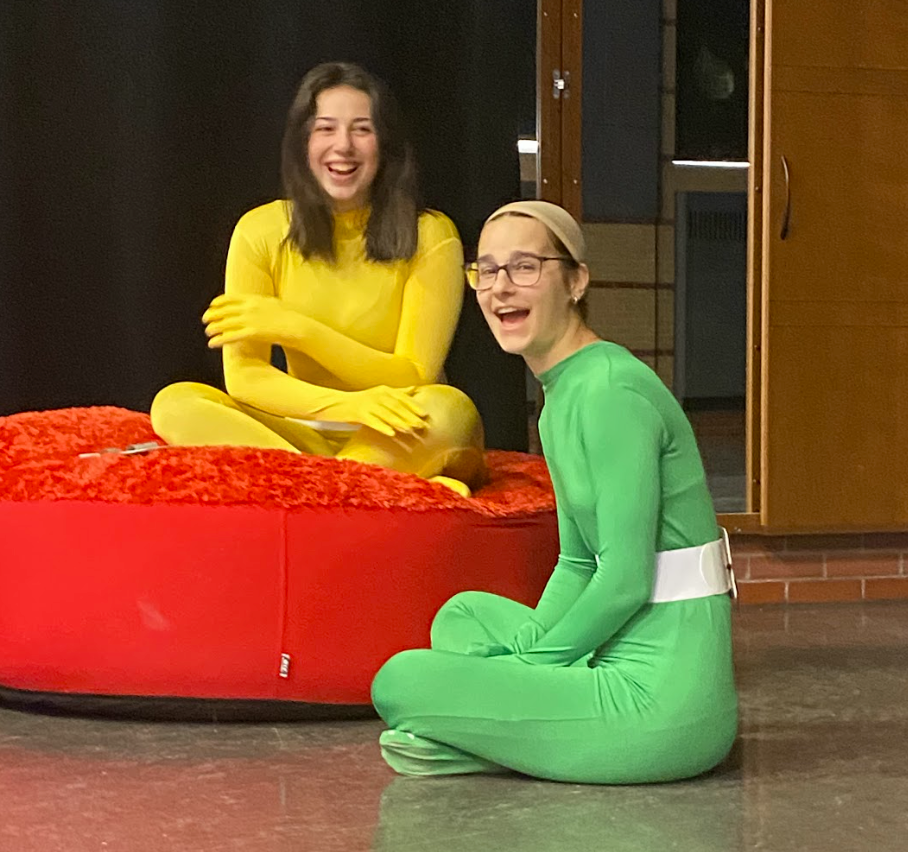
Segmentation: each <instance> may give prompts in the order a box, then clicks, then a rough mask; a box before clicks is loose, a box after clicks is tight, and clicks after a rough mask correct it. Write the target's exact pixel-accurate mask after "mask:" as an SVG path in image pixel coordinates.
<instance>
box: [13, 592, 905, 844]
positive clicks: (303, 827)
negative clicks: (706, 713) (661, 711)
mask: <svg viewBox="0 0 908 852" xmlns="http://www.w3.org/2000/svg"><path fill="white" fill-rule="evenodd" d="M736 631H737V637H736V643H737V644H736V654H737V661H738V669H739V686H740V690H741V700H742V728H741V736H740V740H739V743H738V746H737V747H736V749H735V751H734V752H733V754H732V755H731V757H730V758H729V760H728V761H727V762H726V764H725V765H723V766H722V767H720V768H719V769H718V770H717V771H716V772H714V773H713V774H711V775H709V776H707V777H704V778H701V779H698V780H695V781H690V782H685V783H681V784H671V785H663V786H651V787H612V788H606V787H598V788H597V787H583V786H575V785H568V784H551V783H543V782H539V781H532V780H529V779H525V778H521V777H516V776H513V777H510V776H509V777H485V778H479V777H460V778H448V779H435V780H431V779H429V780H422V779H407V778H397V777H395V776H394V775H393V774H392V773H391V772H390V770H388V769H387V768H386V767H385V766H384V764H383V763H382V762H381V760H380V758H379V756H378V749H377V746H376V737H377V735H378V732H379V730H380V729H381V724H380V723H379V722H377V721H371V720H367V721H356V722H346V723H308V724H281V725H272V724H262V725H247V724H243V725H240V724H234V725H231V724H186V723H161V722H158V723H147V722H123V721H110V720H107V721H103V720H94V719H80V718H66V717H51V716H41V715H32V714H28V713H23V712H19V711H14V710H10V709H3V710H0V850H2V852H57V850H66V852H82V850H86V851H87V850H92V852H146V850H148V852H151V850H154V852H169V850H181V852H203V851H204V852H215V850H218V852H221V850H248V851H249V852H259V850H261V852H265V850H268V852H272V850H274V852H291V850H292V852H334V850H338V851H339V852H359V850H381V851H382V852H420V850H440V852H467V850H470V852H485V850H489V852H510V850H520V852H556V850H557V852H575V850H577V852H579V850H584V852H585V850H597V851H598V850H609V852H661V850H678V852H734V850H742V849H755V850H756V849H759V850H768V852H787V850H799V852H803V850H818V852H819V850H822V852H840V850H841V852H858V851H859V850H874V852H888V850H904V849H906V848H908V654H906V646H908V603H894V604H885V603H880V604H848V605H830V604H826V605H822V606H800V607H798V606H791V607H787V608H786V607H777V608H773V607H766V608H742V609H739V610H738V611H737V613H736Z"/></svg>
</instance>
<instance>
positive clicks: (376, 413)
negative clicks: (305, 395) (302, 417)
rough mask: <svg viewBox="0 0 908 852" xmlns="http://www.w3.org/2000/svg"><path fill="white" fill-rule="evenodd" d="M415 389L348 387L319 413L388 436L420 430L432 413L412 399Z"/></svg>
mask: <svg viewBox="0 0 908 852" xmlns="http://www.w3.org/2000/svg"><path fill="white" fill-rule="evenodd" d="M415 390H416V388H389V387H387V386H386V385H379V386H378V387H374V388H367V389H366V390H361V391H349V392H348V393H345V394H344V395H343V398H342V399H340V400H338V401H337V402H332V403H330V404H329V405H327V406H326V407H325V408H323V409H321V410H320V411H319V412H318V416H319V417H320V418H326V419H330V420H340V421H341V422H343V423H360V424H361V425H363V426H368V427H369V428H370V429H374V430H375V431H376V432H380V433H381V434H382V435H387V436H388V437H389V438H392V437H394V435H396V434H398V433H402V432H403V433H410V434H413V433H416V432H421V431H422V430H423V429H425V428H426V418H427V417H428V416H429V414H428V412H427V411H426V410H425V409H423V408H422V406H420V405H419V404H418V403H417V402H416V401H415V400H414V399H413V397H412V394H413V393H414V391H415Z"/></svg>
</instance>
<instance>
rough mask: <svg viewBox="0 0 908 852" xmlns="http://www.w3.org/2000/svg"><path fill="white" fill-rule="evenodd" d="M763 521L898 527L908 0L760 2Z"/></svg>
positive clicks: (906, 445)
mask: <svg viewBox="0 0 908 852" xmlns="http://www.w3.org/2000/svg"><path fill="white" fill-rule="evenodd" d="M766 7H767V20H766V55H765V79H764V83H765V98H766V101H765V112H764V118H765V128H764V134H765V135H764V140H765V141H764V148H763V157H764V163H763V166H764V172H765V191H764V193H763V229H762V238H763V239H762V245H763V256H762V261H763V264H762V276H763V306H762V307H763V316H762V321H763V328H762V341H763V347H762V353H763V360H762V458H761V502H760V505H761V515H762V523H763V525H764V527H766V528H768V529H769V530H771V531H847V530H853V531H857V530H886V529H898V528H904V527H905V526H906V525H908V143H906V140H908V2H906V0H852V2H850V3H841V2H839V0H767V4H766Z"/></svg>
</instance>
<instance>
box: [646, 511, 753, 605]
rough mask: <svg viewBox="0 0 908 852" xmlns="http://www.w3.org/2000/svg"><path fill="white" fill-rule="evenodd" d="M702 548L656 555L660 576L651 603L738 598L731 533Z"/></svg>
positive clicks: (656, 578)
mask: <svg viewBox="0 0 908 852" xmlns="http://www.w3.org/2000/svg"><path fill="white" fill-rule="evenodd" d="M720 529H721V530H722V538H720V539H718V540H716V541H711V542H710V543H709V544H704V545H701V546H700V547H684V548H681V549H680V550H665V551H662V552H661V553H657V554H656V575H655V578H654V581H653V593H652V596H651V597H650V603H666V602H667V601H686V600H690V599H692V598H706V597H709V596H710V595H724V594H726V593H727V592H731V595H732V597H733V598H734V597H737V596H738V587H737V584H736V583H735V572H734V570H733V569H732V567H731V547H730V546H729V543H728V532H727V531H726V530H725V529H724V528H722V527H720Z"/></svg>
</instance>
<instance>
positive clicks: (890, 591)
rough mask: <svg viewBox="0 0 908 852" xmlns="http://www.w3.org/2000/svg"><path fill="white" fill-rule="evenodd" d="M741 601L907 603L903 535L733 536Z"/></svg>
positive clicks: (907, 549) (907, 557)
mask: <svg viewBox="0 0 908 852" xmlns="http://www.w3.org/2000/svg"><path fill="white" fill-rule="evenodd" d="M731 543H732V555H733V558H734V562H735V575H736V576H737V579H738V591H739V596H740V600H741V603H745V604H746V603H822V602H826V601H860V600H868V601H869V600H893V599H897V598H902V599H908V533H868V534H864V535H823V536H781V537H768V536H757V535H753V536H746V535H737V536H732V539H731Z"/></svg>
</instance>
